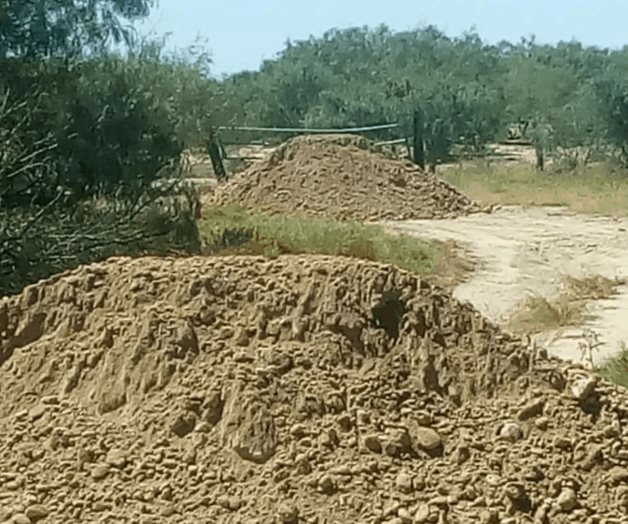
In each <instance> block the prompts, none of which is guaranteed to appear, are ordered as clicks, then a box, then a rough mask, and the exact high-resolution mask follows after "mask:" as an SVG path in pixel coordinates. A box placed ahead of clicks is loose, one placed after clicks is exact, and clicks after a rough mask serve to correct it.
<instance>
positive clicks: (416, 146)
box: [413, 109, 425, 169]
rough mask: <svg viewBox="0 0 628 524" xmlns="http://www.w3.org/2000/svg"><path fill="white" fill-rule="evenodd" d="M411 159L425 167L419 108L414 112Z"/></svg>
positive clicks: (421, 119) (421, 120) (421, 116)
mask: <svg viewBox="0 0 628 524" xmlns="http://www.w3.org/2000/svg"><path fill="white" fill-rule="evenodd" d="M413 139H414V140H413V161H414V163H415V164H416V165H417V166H419V167H420V168H421V169H425V145H424V141H423V114H422V112H421V109H417V110H416V111H415V112H414V135H413Z"/></svg>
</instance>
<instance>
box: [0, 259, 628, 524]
mask: <svg viewBox="0 0 628 524" xmlns="http://www.w3.org/2000/svg"><path fill="white" fill-rule="evenodd" d="M0 337H1V338H0V343H1V345H0V399H1V400H0V522H4V521H11V522H14V523H28V522H39V521H41V522H44V523H48V522H51V523H52V522H54V523H67V522H107V523H109V522H139V523H149V522H155V523H162V522H173V523H174V522H185V523H197V522H226V523H242V524H244V523H247V524H249V523H259V524H262V523H264V524H265V523H312V524H314V523H354V522H356V523H357V522H360V523H363V522H364V523H383V522H385V523H388V524H392V523H395V524H400V523H402V524H403V523H441V524H442V523H448V524H452V523H462V524H466V523H473V522H478V523H496V524H497V523H512V524H517V523H526V522H535V523H543V522H545V523H549V522H551V523H563V522H565V523H566V522H578V523H580V522H583V523H594V522H599V523H602V522H604V523H607V524H611V523H615V524H619V523H621V522H626V518H627V515H628V513H627V512H628V485H627V482H628V452H627V451H626V449H627V448H626V445H627V444H628V428H626V426H625V421H626V417H627V416H628V395H626V393H625V392H620V391H619V390H618V389H617V388H615V387H613V386H610V385H608V384H606V383H601V382H600V383H597V382H596V381H594V380H592V379H591V378H590V376H589V375H587V373H586V372H585V371H584V370H579V369H577V368H567V367H561V366H560V365H558V364H556V363H554V362H550V361H547V360H543V359H542V358H541V356H537V358H536V359H535V360H534V361H533V360H532V359H531V358H530V356H529V354H528V352H527V351H526V350H525V349H524V348H523V347H522V346H521V344H520V342H519V341H518V340H515V339H511V338H509V337H508V336H506V335H503V334H501V333H500V332H499V330H498V329H497V328H496V327H494V326H493V325H492V324H489V323H487V322H486V321H484V320H483V318H481V317H480V316H479V314H478V313H477V312H476V311H475V310H474V309H473V308H472V307H471V306H468V305H461V304H459V303H458V302H456V301H455V300H454V299H452V298H451V297H450V295H449V294H447V293H446V292H444V291H442V290H440V289H437V288H433V287H431V286H430V285H428V284H427V283H425V282H423V281H422V280H420V279H418V278H417V277H414V276H411V275H410V274H407V273H403V272H400V271H397V270H394V269H392V268H390V267H388V266H383V265H377V264H372V263H366V262H358V261H355V260H351V259H338V258H327V257H294V258H293V257H285V258H283V257H282V258H279V259H276V260H273V261H268V260H265V259H261V258H233V259H229V258H221V259H203V258H193V259H151V258H148V259H137V260H130V259H115V260H111V261H108V262H107V263H102V264H97V265H92V266H88V267H83V268H80V269H78V270H76V271H74V272H71V273H68V274H66V275H63V276H59V277H56V278H54V279H51V280H49V281H45V282H42V283H40V284H37V285H35V286H32V287H29V288H27V289H26V290H25V291H24V292H23V293H22V294H21V295H19V296H15V297H11V298H6V299H4V300H2V301H0Z"/></svg>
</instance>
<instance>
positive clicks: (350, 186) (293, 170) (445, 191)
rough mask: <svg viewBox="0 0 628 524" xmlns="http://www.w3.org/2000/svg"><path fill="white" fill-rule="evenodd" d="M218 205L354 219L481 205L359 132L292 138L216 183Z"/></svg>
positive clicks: (439, 214) (454, 212) (454, 211)
mask: <svg viewBox="0 0 628 524" xmlns="http://www.w3.org/2000/svg"><path fill="white" fill-rule="evenodd" d="M211 201H212V202H213V203H217V204H229V203H237V204H239V205H242V206H245V207H248V208H252V209H256V210H261V211H265V212H302V213H306V214H309V215H315V216H326V217H333V218H339V219H352V220H369V221H370V220H410V219H420V218H448V217H456V216H460V215H466V214H468V213H470V212H473V211H478V210H479V208H478V206H477V204H475V203H474V202H472V201H471V200H469V199H468V198H467V197H465V196H464V195H462V194H461V193H459V192H458V191H457V190H456V189H454V188H453V187H452V186H451V185H449V184H447V183H446V182H444V181H443V180H441V179H439V178H438V177H436V176H435V175H431V174H427V173H424V172H423V171H421V170H420V169H418V168H417V167H416V166H414V165H413V164H411V163H409V162H404V161H401V160H396V159H394V158H392V157H389V156H387V155H385V154H382V153H377V152H375V151H374V150H373V149H372V145H371V144H370V142H369V141H368V140H366V139H364V138H361V137H356V136H333V135H332V136H327V135H324V136H303V137H298V138H295V139H292V140H290V141H288V142H286V143H284V144H283V145H281V146H280V147H279V148H277V149H276V150H275V151H274V152H273V153H271V154H270V155H269V156H268V157H267V158H266V159H264V160H262V161H259V162H257V163H256V164H254V165H252V166H251V167H250V168H248V169H247V170H245V171H243V172H242V173H240V174H238V175H236V176H235V177H234V178H233V179H232V180H231V181H229V182H228V183H226V184H225V185H224V186H220V187H218V188H216V191H215V193H214V194H213V196H212V200H211Z"/></svg>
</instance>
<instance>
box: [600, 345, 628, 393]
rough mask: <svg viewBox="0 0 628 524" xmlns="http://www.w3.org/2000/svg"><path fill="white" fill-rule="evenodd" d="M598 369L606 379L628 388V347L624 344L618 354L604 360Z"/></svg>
mask: <svg viewBox="0 0 628 524" xmlns="http://www.w3.org/2000/svg"><path fill="white" fill-rule="evenodd" d="M597 371H598V373H599V374H600V375H601V376H602V377H604V378H605V379H607V380H609V381H611V382H613V383H615V384H618V385H620V386H623V387H625V388H626V389H628V347H626V345H624V346H623V347H622V350H621V352H620V353H619V354H618V355H616V356H614V357H612V358H610V359H608V360H607V361H606V362H604V364H602V365H601V366H600V367H599V368H598V370H597Z"/></svg>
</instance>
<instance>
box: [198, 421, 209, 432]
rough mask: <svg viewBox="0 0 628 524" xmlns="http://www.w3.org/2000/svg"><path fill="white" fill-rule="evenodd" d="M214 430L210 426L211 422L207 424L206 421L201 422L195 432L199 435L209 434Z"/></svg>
mask: <svg viewBox="0 0 628 524" xmlns="http://www.w3.org/2000/svg"><path fill="white" fill-rule="evenodd" d="M211 430H212V427H211V426H210V425H209V422H205V421H204V420H203V421H201V422H199V423H198V424H197V425H196V427H195V428H194V431H196V432H197V433H209V432H210V431H211Z"/></svg>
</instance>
